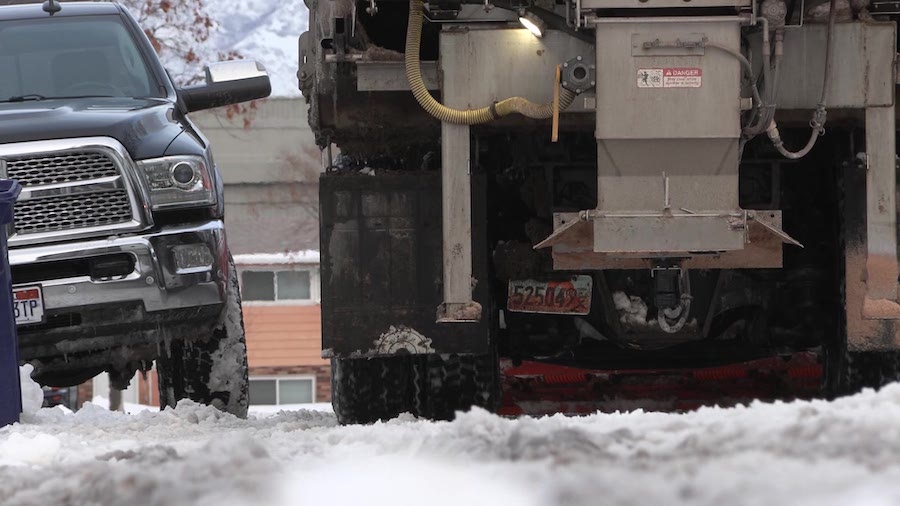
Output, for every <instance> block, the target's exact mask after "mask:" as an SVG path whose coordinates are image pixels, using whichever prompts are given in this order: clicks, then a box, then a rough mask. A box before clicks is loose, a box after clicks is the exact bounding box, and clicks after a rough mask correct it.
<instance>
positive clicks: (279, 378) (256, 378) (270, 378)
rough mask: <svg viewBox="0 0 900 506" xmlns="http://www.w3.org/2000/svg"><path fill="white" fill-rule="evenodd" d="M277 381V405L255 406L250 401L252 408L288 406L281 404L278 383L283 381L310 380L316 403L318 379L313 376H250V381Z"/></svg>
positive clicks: (313, 402) (313, 398) (251, 400)
mask: <svg viewBox="0 0 900 506" xmlns="http://www.w3.org/2000/svg"><path fill="white" fill-rule="evenodd" d="M273 380H274V381H275V404H253V399H250V405H251V406H288V405H289V404H281V403H280V401H281V389H280V388H278V386H279V385H278V383H279V382H280V381H282V380H288V381H290V380H310V381H311V382H312V401H310V402H311V403H312V404H315V403H316V377H315V376H313V375H311V374H290V375H286V376H250V381H251V382H252V381H273Z"/></svg>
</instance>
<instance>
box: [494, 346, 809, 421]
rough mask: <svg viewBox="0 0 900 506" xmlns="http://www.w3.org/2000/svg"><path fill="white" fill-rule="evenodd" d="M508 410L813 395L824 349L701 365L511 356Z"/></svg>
mask: <svg viewBox="0 0 900 506" xmlns="http://www.w3.org/2000/svg"><path fill="white" fill-rule="evenodd" d="M500 367H501V371H502V374H503V401H502V405H501V408H500V411H499V413H500V414H502V415H511V416H515V415H522V414H528V415H544V414H553V413H566V414H588V413H595V412H597V411H603V412H612V411H624V410H632V409H638V408H640V409H644V410H648V411H683V410H691V409H696V408H699V407H701V406H708V405H719V406H732V405H735V404H741V403H747V402H750V401H752V400H754V399H760V400H776V399H784V400H788V399H809V398H813V397H815V396H816V395H818V394H819V393H820V388H821V380H822V365H821V364H820V362H819V357H818V355H817V354H815V353H812V352H805V353H797V354H794V355H788V356H779V357H769V358H764V359H760V360H754V361H750V362H744V363H740V364H729V365H724V366H718V367H704V368H697V369H620V370H600V369H579V368H575V367H567V366H560V365H554V364H545V363H541V362H523V363H521V364H520V365H514V364H513V363H512V361H509V360H503V361H501V364H500Z"/></svg>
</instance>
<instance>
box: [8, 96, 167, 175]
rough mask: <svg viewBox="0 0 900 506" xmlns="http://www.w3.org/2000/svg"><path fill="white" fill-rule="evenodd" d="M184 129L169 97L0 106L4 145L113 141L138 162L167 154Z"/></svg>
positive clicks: (83, 99)
mask: <svg viewBox="0 0 900 506" xmlns="http://www.w3.org/2000/svg"><path fill="white" fill-rule="evenodd" d="M183 130H184V125H182V124H181V123H180V122H179V121H178V120H177V119H176V111H175V104H174V103H172V102H171V101H169V100H166V99H159V98H156V99H138V98H81V99H47V100H40V101H28V102H17V103H0V144H6V143H13V142H27V141H40V140H51V139H66V138H72V137H96V136H101V137H112V138H114V139H116V140H118V141H119V142H121V143H122V145H123V146H125V149H127V150H128V152H129V153H130V154H131V156H132V158H134V159H135V160H143V159H147V158H155V157H159V156H163V154H164V153H165V151H166V148H167V147H168V146H169V144H171V143H172V141H173V140H174V139H175V138H176V137H177V136H178V135H179V134H180V133H181V132H182V131H183Z"/></svg>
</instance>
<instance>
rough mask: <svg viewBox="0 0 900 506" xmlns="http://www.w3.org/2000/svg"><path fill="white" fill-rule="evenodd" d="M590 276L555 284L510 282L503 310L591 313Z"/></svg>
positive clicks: (530, 280)
mask: <svg viewBox="0 0 900 506" xmlns="http://www.w3.org/2000/svg"><path fill="white" fill-rule="evenodd" d="M592 286H593V281H592V280H591V277H590V276H572V277H571V278H569V279H564V280H554V281H535V280H533V279H527V280H513V281H510V282H509V298H508V299H507V301H506V308H507V309H509V310H510V311H515V312H519V313H551V314H578V315H586V314H588V313H589V312H590V311H591V287H592Z"/></svg>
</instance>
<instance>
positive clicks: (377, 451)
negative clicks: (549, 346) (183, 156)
mask: <svg viewBox="0 0 900 506" xmlns="http://www.w3.org/2000/svg"><path fill="white" fill-rule="evenodd" d="M897 420H900V385H891V386H889V387H886V388H885V389H883V390H882V391H881V392H878V393H875V392H872V391H866V392H864V393H862V394H860V395H857V396H854V397H850V398H846V399H841V400H838V401H835V402H831V403H829V402H825V401H813V402H796V403H775V404H763V403H754V404H752V405H750V406H742V407H737V408H732V409H719V408H704V409H701V410H699V411H696V412H692V413H687V414H666V413H646V412H641V411H634V412H627V413H617V414H596V415H591V416H585V417H575V418H570V417H564V416H552V417H544V418H540V419H535V418H521V419H515V420H513V419H505V418H500V417H497V416H494V415H491V414H489V413H486V412H484V411H481V410H475V411H473V412H470V413H466V414H463V415H461V416H459V417H458V418H457V420H456V421H454V422H451V423H446V422H441V423H430V422H424V421H418V420H415V419H414V418H413V417H411V416H408V415H406V416H402V417H400V418H399V419H397V420H392V421H389V422H386V423H377V424H373V425H369V426H351V427H339V426H337V424H336V422H335V419H334V416H333V415H332V414H330V413H323V412H318V411H312V410H300V411H290V412H281V413H277V414H273V415H271V416H265V417H257V416H251V417H250V419H248V420H240V419H237V418H234V417H232V416H230V415H227V414H224V413H221V412H219V411H217V410H215V409H213V408H209V407H207V406H201V405H198V404H195V403H192V402H189V401H183V402H181V403H179V405H178V407H177V408H176V409H165V410H163V411H159V412H152V411H144V412H140V413H136V414H133V415H129V414H125V413H114V412H110V411H107V410H105V409H103V408H100V407H98V406H94V405H91V404H89V405H87V407H86V408H85V409H83V410H81V411H79V412H77V413H75V414H70V415H66V414H64V413H63V412H62V411H60V410H56V409H54V410H49V409H44V410H40V411H39V412H38V413H37V414H36V415H35V416H34V417H33V418H32V420H30V421H29V422H27V423H23V424H17V425H15V426H12V427H7V428H4V429H0V459H2V460H0V498H3V499H2V500H0V502H2V503H3V504H4V506H7V505H9V506H20V505H38V504H96V505H107V504H109V505H119V504H142V505H160V506H162V505H165V506H178V505H194V504H199V505H213V504H214V505H217V506H218V505H253V506H257V505H260V504H266V505H270V504H271V505H276V506H288V505H306V504H311V505H315V504H322V503H327V504H329V505H330V506H342V505H348V506H350V505H352V506H360V505H365V506H382V505H383V506H404V505H410V506H412V505H416V506H421V505H422V504H429V505H432V504H433V505H438V506H444V505H448V506H449V505H454V506H455V505H460V504H463V505H468V504H471V505H482V504H514V505H516V506H539V505H541V506H542V505H548V506H550V505H566V506H594V505H597V504H623V505H646V504H666V505H669V504H675V505H678V504H691V505H717V506H718V505H721V504H728V505H745V504H746V505H770V504H795V505H810V506H811V505H816V506H821V505H837V504H867V505H881V504H884V505H888V504H900V458H898V455H900V423H897ZM57 443H58V446H57Z"/></svg>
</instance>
